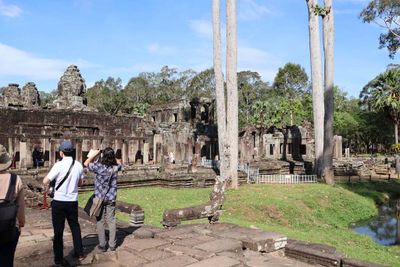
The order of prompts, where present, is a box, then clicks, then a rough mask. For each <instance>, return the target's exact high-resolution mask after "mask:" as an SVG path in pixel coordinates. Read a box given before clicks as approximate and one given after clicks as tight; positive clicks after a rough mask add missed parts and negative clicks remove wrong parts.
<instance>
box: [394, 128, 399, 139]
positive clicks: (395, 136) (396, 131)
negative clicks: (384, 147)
mask: <svg viewBox="0 0 400 267" xmlns="http://www.w3.org/2000/svg"><path fill="white" fill-rule="evenodd" d="M394 142H395V144H398V143H399V125H398V124H397V123H395V124H394Z"/></svg>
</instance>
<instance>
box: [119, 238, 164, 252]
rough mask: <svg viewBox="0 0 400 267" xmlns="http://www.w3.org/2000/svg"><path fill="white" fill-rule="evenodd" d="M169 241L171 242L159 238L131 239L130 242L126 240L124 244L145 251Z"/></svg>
mask: <svg viewBox="0 0 400 267" xmlns="http://www.w3.org/2000/svg"><path fill="white" fill-rule="evenodd" d="M168 243H169V242H168V241H167V240H162V239H158V238H151V239H130V240H129V242H124V246H127V247H129V248H130V249H133V250H135V251H143V250H146V249H150V248H156V247H159V246H162V245H165V244H168Z"/></svg>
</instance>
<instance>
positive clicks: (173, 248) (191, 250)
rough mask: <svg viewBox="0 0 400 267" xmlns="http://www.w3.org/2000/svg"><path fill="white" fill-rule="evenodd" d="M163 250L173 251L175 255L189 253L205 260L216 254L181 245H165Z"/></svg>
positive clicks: (197, 258)
mask: <svg viewBox="0 0 400 267" xmlns="http://www.w3.org/2000/svg"><path fill="white" fill-rule="evenodd" d="M163 250H164V251H168V252H171V253H173V254H175V255H188V256H190V257H193V258H195V259H196V260H203V259H207V258H210V257H213V256H215V254H214V252H210V251H204V250H200V249H196V248H191V247H187V246H179V245H169V246H165V247H163Z"/></svg>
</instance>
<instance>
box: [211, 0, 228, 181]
mask: <svg viewBox="0 0 400 267" xmlns="http://www.w3.org/2000/svg"><path fill="white" fill-rule="evenodd" d="M220 14H221V11H220V0H213V1H212V28H213V52H214V53H213V61H214V74H215V87H216V88H215V91H216V92H215V94H216V100H217V123H218V149H219V159H220V176H219V179H221V181H226V179H227V177H228V173H227V165H228V164H227V162H226V155H225V154H226V151H225V135H226V107H225V88H224V77H223V74H222V61H221V15H220Z"/></svg>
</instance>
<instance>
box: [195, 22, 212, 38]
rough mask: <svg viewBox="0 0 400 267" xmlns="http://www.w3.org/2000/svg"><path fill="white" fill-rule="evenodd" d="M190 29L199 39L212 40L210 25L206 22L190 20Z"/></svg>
mask: <svg viewBox="0 0 400 267" xmlns="http://www.w3.org/2000/svg"><path fill="white" fill-rule="evenodd" d="M190 28H191V29H192V30H193V31H194V32H195V33H196V34H197V35H199V36H200V37H205V38H208V39H212V37H213V33H212V25H211V21H208V20H192V21H190Z"/></svg>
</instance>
